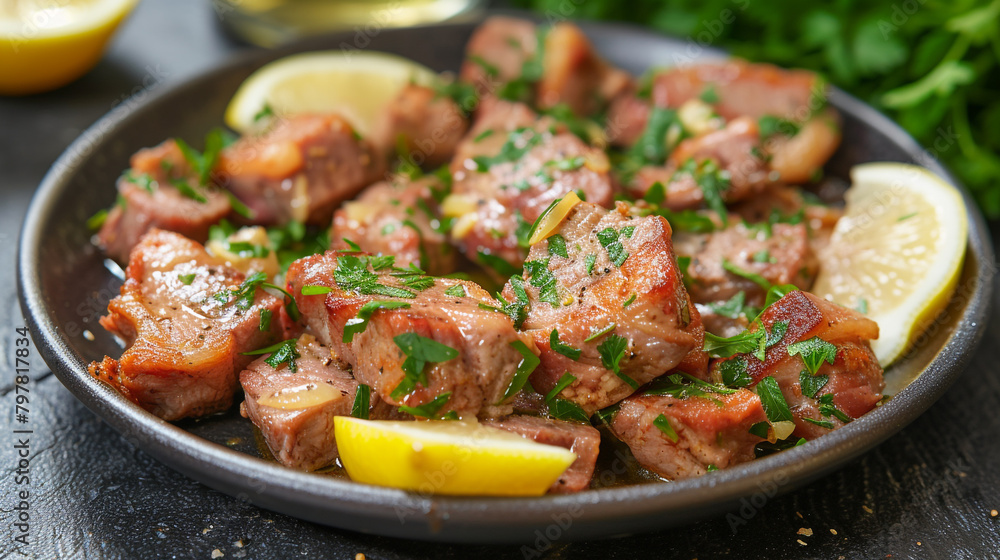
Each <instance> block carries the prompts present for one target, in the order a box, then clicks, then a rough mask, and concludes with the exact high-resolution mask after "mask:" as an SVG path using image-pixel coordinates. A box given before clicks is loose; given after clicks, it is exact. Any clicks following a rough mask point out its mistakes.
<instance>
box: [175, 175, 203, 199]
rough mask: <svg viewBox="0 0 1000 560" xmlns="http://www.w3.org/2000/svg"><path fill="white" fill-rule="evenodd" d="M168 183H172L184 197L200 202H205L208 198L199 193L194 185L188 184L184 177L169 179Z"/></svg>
mask: <svg viewBox="0 0 1000 560" xmlns="http://www.w3.org/2000/svg"><path fill="white" fill-rule="evenodd" d="M170 184H171V185H173V186H174V187H175V188H176V189H177V192H179V193H181V195H182V196H184V197H185V198H190V199H191V200H193V201H195V202H198V203H200V204H205V203H206V202H208V199H207V198H205V195H203V194H201V193H200V192H198V191H197V190H195V188H194V187H192V186H191V185H189V184H188V182H187V180H186V179H171V181H170Z"/></svg>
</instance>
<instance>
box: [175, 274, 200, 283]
mask: <svg viewBox="0 0 1000 560" xmlns="http://www.w3.org/2000/svg"><path fill="white" fill-rule="evenodd" d="M195 276H197V275H196V274H195V273H193V272H192V273H191V274H178V275H177V279H178V280H180V281H181V284H184V285H185V286H190V285H191V282H194V278H195Z"/></svg>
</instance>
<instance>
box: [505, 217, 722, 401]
mask: <svg viewBox="0 0 1000 560" xmlns="http://www.w3.org/2000/svg"><path fill="white" fill-rule="evenodd" d="M552 233H553V234H556V235H558V237H556V235H553V236H552V237H549V238H548V239H547V240H544V241H542V242H539V243H537V244H535V245H533V246H532V247H531V252H530V253H529V255H528V262H526V263H525V276H526V277H527V280H525V281H523V282H522V281H521V278H520V277H514V279H512V281H511V282H509V283H508V284H507V286H506V287H505V288H504V292H503V296H504V297H505V298H506V299H507V300H508V301H510V302H516V301H518V299H519V296H518V292H519V291H520V289H521V288H520V286H522V285H523V286H524V288H523V289H524V291H525V294H526V300H527V303H528V311H527V318H526V319H525V321H524V323H523V325H522V329H523V330H524V332H525V333H527V334H529V335H531V336H532V337H533V338H534V339H535V344H536V345H537V346H538V349H539V350H540V351H541V354H540V356H539V357H540V358H541V365H539V366H538V368H537V369H536V370H535V372H534V374H532V377H531V384H532V386H533V387H534V388H535V389H536V390H537V391H539V392H541V393H547V392H548V391H550V390H551V389H552V388H553V387H554V386H555V385H556V384H557V382H558V381H559V379H560V378H561V377H562V376H563V374H565V373H567V372H568V373H570V374H571V375H573V376H574V377H575V378H576V379H575V381H574V382H573V383H572V384H570V385H569V386H567V387H566V388H565V389H563V390H562V391H561V392H560V396H561V397H562V398H565V399H568V400H570V401H572V402H575V403H576V404H578V405H580V406H581V407H582V408H583V409H584V411H585V412H587V413H588V414H591V413H593V412H594V411H596V410H598V409H601V408H604V407H606V406H610V405H612V404H614V403H616V402H618V401H620V400H621V399H623V398H625V397H627V396H628V395H630V394H632V392H633V391H635V389H637V388H638V387H639V386H640V385H642V384H644V383H646V382H648V381H650V380H652V379H653V378H655V377H658V376H660V375H662V374H663V373H665V372H666V371H668V370H670V369H672V368H674V367H675V366H677V365H678V364H679V363H681V361H682V360H684V359H685V357H686V356H687V354H688V353H689V352H691V351H693V350H694V351H700V350H701V346H702V340H703V333H704V331H703V329H702V326H701V319H700V317H699V316H698V312H697V311H696V310H695V309H694V307H693V305H692V304H691V302H690V299H689V298H688V295H687V292H686V291H685V290H684V285H683V283H682V282H681V277H680V272H679V270H678V268H677V259H676V257H675V256H674V252H673V248H672V245H671V241H670V235H671V231H670V226H669V224H667V222H666V220H664V219H663V218H660V217H658V216H651V217H646V218H633V217H631V216H629V215H628V211H627V208H626V207H625V205H624V204H622V205H621V206H620V207H619V208H618V209H616V210H613V211H611V212H608V211H607V210H604V209H603V208H600V207H598V206H596V205H593V204H589V203H580V204H578V205H577V206H576V207H574V208H573V209H572V210H571V211H570V213H569V214H568V215H567V217H566V218H565V219H564V220H563V221H562V222H561V224H560V225H559V227H558V228H557V229H556V230H554V231H553V232H552ZM555 240H558V243H557V242H556V241H555ZM562 255H566V256H562ZM605 329H607V330H605ZM553 331H555V332H557V339H558V342H559V344H557V345H556V346H557V347H553V344H552V341H553V340H556V336H555V335H553ZM595 333H602V334H595ZM560 345H568V346H569V347H571V348H572V350H566V349H565V348H561V347H559V346H560ZM567 354H570V355H567ZM573 354H577V355H575V356H574V355H573ZM616 367H617V368H618V369H617V372H616V371H615V368H616ZM691 373H700V372H691Z"/></svg>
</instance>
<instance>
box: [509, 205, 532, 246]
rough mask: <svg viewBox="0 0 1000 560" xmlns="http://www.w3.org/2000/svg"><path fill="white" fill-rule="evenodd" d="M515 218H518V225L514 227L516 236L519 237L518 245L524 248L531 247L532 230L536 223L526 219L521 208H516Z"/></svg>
mask: <svg viewBox="0 0 1000 560" xmlns="http://www.w3.org/2000/svg"><path fill="white" fill-rule="evenodd" d="M514 219H515V220H517V226H515V227H514V237H516V238H517V246H518V247H521V248H522V249H527V248H528V247H531V244H530V243H528V240H529V239H531V230H532V227H533V225H534V224H532V223H531V222H529V221H528V220H525V219H524V216H522V215H521V211H520V210H514Z"/></svg>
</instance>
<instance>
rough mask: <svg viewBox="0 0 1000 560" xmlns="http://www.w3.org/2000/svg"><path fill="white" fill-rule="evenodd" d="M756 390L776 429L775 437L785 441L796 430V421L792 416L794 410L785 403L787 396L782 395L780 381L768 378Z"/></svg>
mask: <svg viewBox="0 0 1000 560" xmlns="http://www.w3.org/2000/svg"><path fill="white" fill-rule="evenodd" d="M755 389H756V391H757V395H758V396H760V404H761V405H762V406H763V407H764V414H766V415H767V421H768V422H770V423H771V425H772V426H774V428H775V432H776V434H775V435H777V436H778V439H785V438H786V437H788V436H789V435H790V434H791V431H792V430H794V429H795V420H794V418H793V416H792V410H791V409H790V408H788V402H786V401H785V396H784V395H782V394H781V388H780V387H779V386H778V381H777V380H775V379H774V378H773V377H771V376H767V377H765V378H764V379H761V380H760V382H759V383H757V386H756V387H755ZM789 424H791V426H789ZM779 428H780V429H779ZM782 432H785V433H782ZM782 436H783V437H782Z"/></svg>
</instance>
